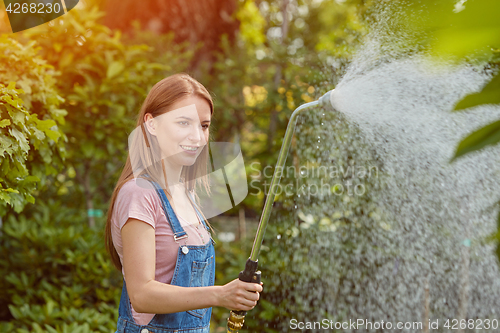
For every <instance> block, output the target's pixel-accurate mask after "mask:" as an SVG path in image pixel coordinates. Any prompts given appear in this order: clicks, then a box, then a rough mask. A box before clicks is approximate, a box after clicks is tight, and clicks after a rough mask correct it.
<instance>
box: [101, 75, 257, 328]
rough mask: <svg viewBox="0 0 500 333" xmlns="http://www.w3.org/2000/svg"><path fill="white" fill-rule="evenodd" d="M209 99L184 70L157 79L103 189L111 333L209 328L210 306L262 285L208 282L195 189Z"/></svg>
mask: <svg viewBox="0 0 500 333" xmlns="http://www.w3.org/2000/svg"><path fill="white" fill-rule="evenodd" d="M212 115H213V102H212V99H211V97H210V94H209V93H208V92H207V90H206V89H205V88H204V87H203V86H202V85H201V84H200V83H199V82H197V81H196V80H194V79H193V78H191V77H190V76H188V75H186V74H177V75H173V76H170V77H167V78H165V79H163V80H161V81H160V82H158V83H157V84H156V85H155V86H154V87H153V88H152V89H151V91H150V92H149V94H148V96H147V97H146V100H145V101H144V104H143V105H142V108H141V110H140V113H139V117H138V120H137V127H136V130H134V131H133V132H132V134H131V135H130V139H129V154H128V157H127V162H126V164H125V167H124V169H123V171H122V174H121V176H120V178H119V180H118V183H117V185H116V188H115V190H114V192H113V195H112V198H111V202H110V208H109V211H108V217H107V224H106V246H107V249H108V251H109V253H110V254H111V258H112V261H113V263H114V265H115V266H116V267H117V268H118V269H119V270H121V271H122V274H123V278H124V283H123V289H122V295H121V300H120V306H119V319H118V328H117V332H126V333H129V332H134V333H147V332H162V333H167V332H189V333H205V332H209V325H210V316H211V307H212V306H222V307H225V308H227V309H230V310H244V311H248V310H250V309H252V308H253V307H254V306H255V305H256V303H257V301H258V299H259V292H261V291H262V286H261V285H259V284H255V283H245V282H242V281H240V280H238V279H235V280H233V281H232V282H230V283H228V284H226V285H223V286H214V275H215V254H214V247H213V241H212V239H211V237H210V230H209V228H208V222H207V221H206V219H205V218H204V216H203V214H202V213H201V211H200V210H199V208H198V205H197V196H196V192H195V190H196V189H197V188H199V186H203V187H204V188H205V190H206V191H208V192H210V189H209V187H208V179H207V175H206V173H207V162H208V157H209V152H208V141H209V128H210V121H211V117H212Z"/></svg>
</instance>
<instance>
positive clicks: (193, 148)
mask: <svg viewBox="0 0 500 333" xmlns="http://www.w3.org/2000/svg"><path fill="white" fill-rule="evenodd" d="M181 148H182V149H184V150H187V151H196V150H198V148H199V147H190V146H181Z"/></svg>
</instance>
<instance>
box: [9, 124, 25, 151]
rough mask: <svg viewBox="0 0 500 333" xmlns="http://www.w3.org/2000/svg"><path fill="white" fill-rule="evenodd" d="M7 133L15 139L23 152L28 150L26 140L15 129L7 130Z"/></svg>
mask: <svg viewBox="0 0 500 333" xmlns="http://www.w3.org/2000/svg"><path fill="white" fill-rule="evenodd" d="M9 133H10V134H11V135H12V136H13V137H14V138H15V139H16V141H17V142H18V143H19V146H20V147H21V149H22V150H23V151H25V152H27V151H28V150H29V149H30V146H29V144H28V140H26V137H25V136H24V134H23V133H21V132H20V131H19V130H18V129H17V128H11V129H9Z"/></svg>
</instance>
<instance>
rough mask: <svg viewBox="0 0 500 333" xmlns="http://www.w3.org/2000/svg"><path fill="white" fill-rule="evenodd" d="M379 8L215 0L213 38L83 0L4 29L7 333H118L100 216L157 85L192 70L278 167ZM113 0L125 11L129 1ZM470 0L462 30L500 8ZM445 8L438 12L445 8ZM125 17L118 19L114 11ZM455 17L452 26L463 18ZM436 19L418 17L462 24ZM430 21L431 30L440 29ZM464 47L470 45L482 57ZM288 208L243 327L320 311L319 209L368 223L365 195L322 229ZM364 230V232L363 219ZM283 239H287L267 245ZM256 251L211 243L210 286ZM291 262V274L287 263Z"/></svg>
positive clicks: (238, 129) (220, 122) (113, 278)
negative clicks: (309, 108) (311, 260)
mask: <svg viewBox="0 0 500 333" xmlns="http://www.w3.org/2000/svg"><path fill="white" fill-rule="evenodd" d="M383 2H384V1H382V0H380V1H375V0H373V1H370V0H344V1H314V0H296V1H288V0H270V1H260V0H259V1H258V0H255V1H254V0H228V1H221V3H220V6H219V7H214V8H216V9H220V8H223V9H224V11H214V12H213V13H212V12H211V13H210V15H211V17H212V16H213V17H215V19H216V18H217V15H222V14H221V13H222V12H223V13H225V14H224V15H226V16H224V18H223V19H224V20H227V22H226V21H225V22H226V23H224V24H220V25H219V28H220V29H219V28H218V29H215V28H214V30H213V31H211V34H208V35H207V34H203V29H196V31H197V33H196V34H191V35H190V34H186V31H181V30H179V29H176V28H174V27H169V26H167V25H161V28H158V27H159V26H158V24H157V23H158V20H160V22H161V20H164V19H165V17H164V16H162V15H166V14H165V13H163V14H162V12H161V11H160V10H158V9H157V8H156V7H154V6H155V5H154V4H155V2H154V1H152V2H151V8H150V13H149V14H148V15H142V16H141V15H137V19H138V20H137V21H132V18H135V17H134V11H133V10H128V11H125V12H123V13H121V14H120V13H114V12H113V10H111V9H110V8H113V7H112V6H113V2H112V1H98V0H96V1H86V2H83V1H81V4H82V6H79V7H78V8H77V9H75V10H72V11H71V12H70V13H68V14H67V15H65V16H63V17H62V18H60V19H58V20H55V21H52V22H49V23H47V24H44V25H42V26H39V27H37V28H33V29H30V30H28V31H25V32H23V33H18V34H15V35H12V34H9V35H3V36H2V37H0V59H1V63H2V70H1V71H0V80H1V81H0V114H1V120H0V170H1V171H2V172H1V174H0V218H1V219H0V221H1V222H2V227H1V235H0V242H1V247H0V251H1V252H2V255H1V257H0V274H1V275H2V277H3V278H2V279H0V285H1V288H0V304H1V305H0V331H7V330H8V331H14V332H113V331H114V329H115V325H116V319H117V304H118V300H119V294H120V290H121V274H120V273H119V272H117V271H116V270H114V269H113V268H112V265H111V263H110V261H109V259H108V257H107V254H106V252H105V249H104V242H103V229H104V228H103V226H104V217H103V215H105V214H102V212H105V211H106V210H107V204H108V200H109V198H110V195H111V192H112V190H113V187H114V185H115V182H116V180H117V178H118V175H119V173H120V171H121V168H122V166H123V164H124V159H125V156H126V146H127V145H126V143H127V136H128V134H129V132H130V131H131V129H132V127H133V125H134V123H135V116H136V114H137V112H138V110H139V108H140V105H141V103H142V101H143V99H144V97H145V96H146V94H147V92H148V91H149V88H150V87H151V86H152V85H153V84H155V83H156V82H157V81H159V80H160V79H161V78H163V77H165V76H168V75H170V74H173V73H176V72H180V71H185V72H188V73H189V74H191V75H193V76H194V77H195V78H197V79H198V80H199V81H200V82H202V83H203V84H204V85H205V86H206V87H208V89H209V90H210V91H211V93H212V95H213V96H214V98H215V110H216V111H215V115H214V123H213V125H212V126H213V129H212V131H213V133H214V138H215V140H218V141H231V142H238V143H240V145H241V148H242V152H243V156H244V158H245V162H246V163H245V164H246V166H247V174H248V175H250V174H251V172H252V170H251V168H250V166H251V165H252V163H253V162H259V163H260V167H261V170H262V169H263V168H265V167H266V166H268V165H270V166H274V165H275V163H276V159H277V152H278V151H279V149H280V147H281V143H282V141H281V140H282V138H283V136H284V132H285V129H286V124H287V121H288V117H289V115H290V114H291V112H292V111H293V110H294V109H295V108H296V107H297V106H299V105H301V104H303V103H304V102H309V101H312V100H315V99H316V98H318V97H319V96H321V95H322V94H323V93H324V92H326V91H328V90H330V89H332V88H333V87H334V86H335V84H336V82H337V81H338V80H339V79H340V77H341V76H342V73H343V70H344V69H345V66H346V64H347V63H348V62H349V59H350V57H351V55H352V54H353V52H354V51H355V49H356V47H357V45H358V44H359V42H360V40H361V38H362V36H364V35H365V34H366V33H367V30H368V22H369V20H370V19H371V16H370V11H371V10H372V9H373V8H374V7H375V6H376V5H380V4H382V5H383ZM445 2H446V1H445ZM121 3H122V6H123V8H128V7H127V6H130V3H132V1H122V2H121ZM207 3H209V2H207ZM475 3H476V4H478V6H479V7H477V8H476V9H475V11H474V10H473V11H472V12H473V13H472V14H470V15H469V16H467V15H468V14H467V13H469V12H468V11H467V10H464V11H463V14H460V15H462V16H460V17H459V19H458V20H459V22H462V23H461V24H463V26H461V28H462V29H468V27H469V25H470V24H472V23H474V22H478V21H479V19H478V16H477V11H479V12H480V13H481V14H482V13H484V12H488V13H494V12H495V11H493V10H485V9H484V8H490V7H484V6H497V7H498V4H497V3H495V1H493V0H484V1H483V2H481V1H476V2H475ZM110 6H111V7H110ZM193 6H194V5H193ZM481 6H483V7H481ZM194 7H195V6H194ZM497 7H495V8H497ZM474 8H475V7H474ZM474 8H473V9H474ZM186 9H187V10H190V9H192V10H193V11H194V10H195V9H196V8H194V9H193V8H191V6H186ZM216 9H213V10H216ZM446 10H447V9H446ZM446 10H445V9H443V13H444V12H446V13H448V14H449V12H450V11H449V10H447V11H446ZM497 12H498V11H497ZM474 13H475V14H474ZM115 14H116V17H113V15H115ZM120 15H123V16H122V17H123V18H125V20H123V19H122V20H121V21H120V20H119V19H117V18H119V17H120ZM449 15H450V20H451V21H453V20H455V19H456V17H457V16H453V14H449ZM474 15H476V16H474ZM186 17H187V18H191V17H194V16H189V15H188V16H186ZM442 17H444V16H440V17H439V19H437V18H435V17H430V18H428V19H427V22H431V23H435V22H441V24H442V25H443V26H444V27H445V28H446V27H448V26H449V25H450V24H452V23H455V25H456V22H455V21H453V22H451V21H447V20H442ZM481 17H483V16H481ZM180 19H182V17H181V18H180ZM184 19H185V18H184ZM116 22H121V24H122V25H121V26H119V27H117V26H116ZM123 22H127V24H125V25H123ZM155 22H156V23H155ZM471 22H472V23H471ZM481 22H483V23H485V22H488V24H486V23H485V24H484V26H486V28H485V27H484V26H483V28H484V29H487V28H488V27H489V28H490V29H492V31H497V30H495V29H498V27H499V23H498V22H497V21H495V20H494V17H493V18H492V20H490V21H488V20H484V21H481ZM155 24H156V25H155ZM410 24H411V23H410ZM110 27H111V28H110ZM117 28H120V29H121V30H118V29H117ZM429 28H430V29H431V30H432V31H440V30H438V29H436V27H435V26H434V25H431V26H430V27H429ZM193 29H194V28H193ZM446 31H448V34H446ZM456 33H457V32H456V31H454V30H449V29H448V30H446V29H445V30H444V32H443V33H442V34H441V35H439V38H448V40H449V41H457V40H460V41H462V42H463V43H462V44H460V45H462V46H460V47H455V48H454V47H453V45H455V44H453V43H452V42H450V43H449V44H448V45H450V47H449V48H447V49H446V51H447V52H448V51H450V50H451V51H450V52H452V53H454V54H456V56H458V57H461V56H464V50H472V51H474V50H476V49H477V45H472V44H473V43H472V40H473V39H463V38H456V36H455V35H453V34H456ZM486 35H488V34H487V33H486ZM454 36H455V37H454ZM488 36H489V35H488ZM494 36H500V34H496V35H494ZM482 40H483V45H479V46H480V47H483V48H484V45H487V46H492V44H491V43H496V44H494V45H495V46H496V49H495V48H494V49H493V51H492V53H488V52H489V50H487V51H485V52H486V53H484V52H483V53H482V54H481V56H485V54H486V55H487V56H488V54H489V56H488V57H489V58H488V60H487V62H488V64H489V65H490V66H493V68H494V66H498V40H491V41H490V40H487V39H482ZM431 41H432V39H431ZM431 41H430V43H431ZM467 41H470V43H469V44H467ZM204 42H205V43H204ZM431 44H432V43H431ZM439 45H443V44H439ZM464 45H465V46H464ZM430 47H432V45H431V46H430ZM486 49H488V48H486ZM490 49H491V47H490ZM441 51H442V49H441V50H440V49H439V48H437V51H436V52H441ZM472 51H471V52H470V54H469V52H465V53H466V54H467V55H468V56H469V57H470V59H475V58H474V57H475V55H474V54H473V52H472ZM495 55H496V58H495ZM497 81H498V76H497V77H496V78H495V79H493V80H492V83H491V84H490V85H489V86H487V87H486V88H485V94H486V93H488V91H493V92H492V93H491V92H490V95H489V96H494V97H498V96H499V95H498V94H495V92H498V84H497V83H498V82H497ZM491 89H493V90H491ZM495 89H496V90H495ZM472 98H475V97H470V98H469V100H468V101H466V100H464V102H463V103H462V104H460V105H461V106H462V108H463V107H469V106H473V105H475V104H474V103H476V104H480V103H481V101H482V100H481V99H475V100H474V101H475V102H471V99H472ZM478 101H479V102H478ZM493 102H494V103H498V100H493ZM471 103H472V104H471ZM495 126H496V127H494V128H493V129H492V128H489V129H488V130H487V135H482V136H481V135H480V138H479V139H477V136H476V137H475V138H476V139H474V138H469V141H466V140H467V139H466V140H464V142H463V143H462V146H459V153H460V152H465V151H464V150H463V149H462V148H463V147H464V145H465V146H467V147H471V146H473V145H471V144H469V145H468V144H467V142H471V140H473V139H474V140H475V141H474V144H475V146H474V147H475V148H481V147H482V146H484V145H486V144H493V143H496V142H497V141H498V140H499V137H498V128H499V127H498V124H496V125H495ZM485 131H486V130H485ZM481 133H483V134H484V133H486V132H484V131H483V132H481ZM314 138H315V132H314V130H311V131H309V132H307V131H306V130H305V129H304V133H303V136H301V139H300V141H299V142H297V139H295V140H294V142H293V143H292V150H291V153H290V156H289V158H288V160H287V163H288V164H294V163H295V164H297V163H299V161H300V160H307V159H310V158H313V157H312V155H311V154H313V153H312V152H307V151H306V152H301V151H299V150H298V149H297V147H301V146H303V145H308V144H310V142H309V141H311V140H313V139H314ZM488 140H489V141H488ZM478 142H479V143H478ZM461 149H462V150H461ZM468 149H469V148H468ZM469 150H471V149H469ZM459 153H457V156H458V155H459ZM340 157H341V156H337V158H340ZM344 157H345V156H344ZM314 158H317V156H316V157H314ZM250 180H251V179H250V176H249V181H250ZM293 181H295V180H294V179H284V180H283V182H285V183H286V182H293ZM315 181H317V179H308V180H306V183H314V182H315ZM258 186H260V189H261V191H258V193H257V194H256V195H249V196H248V197H247V198H246V199H245V200H244V202H243V203H241V204H240V205H239V206H238V207H235V208H234V209H233V210H231V211H229V212H227V213H226V215H229V216H237V215H238V214H239V211H240V209H244V211H245V214H246V216H247V217H253V218H256V217H258V216H259V215H260V210H261V207H262V204H263V200H264V191H263V190H264V188H263V184H262V183H258ZM295 203H296V202H291V201H290V200H289V198H284V197H280V198H278V202H277V204H276V206H275V208H274V209H273V215H272V220H271V224H270V226H269V228H268V231H267V234H266V240H265V242H267V244H273V245H276V248H275V249H274V248H273V250H272V251H270V250H269V248H267V250H266V248H263V251H262V255H261V262H262V263H266V264H264V265H266V266H265V267H263V270H264V281H265V291H266V292H265V293H263V295H262V299H261V301H260V302H259V305H258V307H257V308H256V309H255V310H253V311H252V312H251V313H250V314H249V316H248V317H247V321H246V324H245V325H246V326H245V327H246V329H247V330H248V331H266V332H274V331H279V330H281V329H283V327H282V325H283V323H284V322H288V319H289V318H302V317H303V316H304V314H307V313H308V311H309V309H311V308H318V306H319V305H318V304H315V303H307V302H304V301H303V300H300V299H298V298H297V295H299V292H298V291H300V290H299V289H300V288H303V287H304V286H316V287H317V286H318V285H317V284H318V283H319V284H321V283H323V282H324V280H322V279H321V276H320V275H321V274H320V273H321V268H320V267H316V269H315V270H311V269H310V268H311V267H310V266H308V262H307V261H308V260H307V256H305V255H304V253H302V254H300V251H299V250H300V249H304V247H305V244H304V243H302V242H301V241H299V240H302V239H304V241H305V240H306V239H309V240H310V239H315V238H316V237H318V235H321V233H323V232H324V230H323V229H321V228H322V227H321V224H320V221H323V225H324V224H325V223H326V222H325V221H326V220H325V219H323V218H327V219H328V221H329V222H328V223H329V225H333V224H335V223H337V224H335V225H338V226H340V227H339V228H344V230H346V231H348V230H350V229H349V228H353V225H355V224H352V223H351V222H352V221H357V219H358V218H361V217H364V218H365V220H364V221H369V220H366V218H368V217H370V218H372V216H374V215H373V209H372V208H373V207H372V206H371V205H370V202H353V203H351V204H350V205H348V206H344V208H345V209H346V210H349V211H350V212H355V213H354V215H352V216H351V215H349V214H347V213H346V212H339V213H340V214H341V215H340V216H336V217H334V218H333V219H332V217H331V216H330V217H327V216H324V217H314V219H313V220H314V221H316V222H314V223H313V226H312V227H307V228H306V227H304V225H307V224H308V223H305V224H304V222H307V220H308V219H306V220H304V218H303V217H302V218H301V217H300V216H299V215H298V212H297V211H295V210H294V209H293V208H292V207H293V206H294V204H295ZM361 207H365V209H364V210H363V209H361ZM370 207H371V208H370ZM375 215H376V214H375ZM301 216H303V215H301ZM214 220H215V221H213V222H214V223H215V224H216V223H217V221H216V219H214ZM499 221H500V219H499ZM328 223H327V224H328ZM301 225H302V226H301ZM364 227H367V229H366V235H369V234H370V233H371V232H372V231H370V229H369V228H368V224H367V225H366V226H364ZM297 232H298V234H297ZM277 235H283V238H282V242H279V243H278V244H275V239H276V237H277ZM298 235H300V237H299V236H298ZM499 235H500V234H499ZM498 239H499V240H500V236H499V238H498ZM339 244H340V245H339V246H340V247H339V248H338V250H339V251H355V250H356V249H355V248H353V247H352V244H351V243H348V242H340V243H339ZM250 247H251V241H249V240H248V239H247V240H239V241H235V242H231V243H225V242H222V241H218V242H217V249H216V251H217V253H218V257H217V265H218V270H217V277H216V283H217V284H223V283H226V282H228V281H230V280H232V279H233V278H235V277H236V276H237V274H238V272H239V271H240V270H241V269H242V268H243V265H244V262H245V260H246V258H247V256H248V254H249V252H250ZM323 250H324V249H323ZM319 253H322V252H321V249H320V252H319ZM299 254H300V255H299ZM499 255H500V252H499ZM292 263H293V267H296V268H297V269H296V270H290V267H291V264H292ZM339 265H340V266H339V269H337V270H331V271H332V272H333V273H332V274H340V275H339V276H336V278H339V279H342V278H346V276H347V275H348V274H350V273H349V271H348V270H347V271H346V270H343V269H340V268H341V264H339ZM343 265H345V267H349V263H347V262H346V263H343ZM366 274H367V276H369V274H370V272H369V270H367V271H366ZM311 288H312V289H314V288H313V287H311ZM321 310H322V311H328V310H329V309H328V308H322V309H321ZM227 315H228V314H227V310H225V309H214V315H213V318H212V319H213V324H214V325H212V326H213V330H214V331H216V332H223V331H224V329H223V327H224V326H225V319H226V318H227ZM301 316H302V317H301Z"/></svg>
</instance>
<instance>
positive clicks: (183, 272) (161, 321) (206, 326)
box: [116, 180, 215, 333]
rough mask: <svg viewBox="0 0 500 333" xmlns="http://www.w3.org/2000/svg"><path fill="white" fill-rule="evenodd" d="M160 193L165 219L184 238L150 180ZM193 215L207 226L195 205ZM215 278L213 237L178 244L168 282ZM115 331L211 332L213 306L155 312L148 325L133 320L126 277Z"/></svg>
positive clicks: (201, 283) (198, 283)
mask: <svg viewBox="0 0 500 333" xmlns="http://www.w3.org/2000/svg"><path fill="white" fill-rule="evenodd" d="M149 181H150V182H151V183H152V184H153V185H154V187H155V189H156V192H157V193H158V195H159V196H160V199H161V202H162V207H163V211H164V212H165V216H166V217H167V221H168V222H169V224H170V227H171V228H172V231H173V233H174V239H175V240H176V241H178V240H181V239H184V238H186V237H187V236H188V235H187V233H186V232H185V231H184V229H183V228H182V227H181V225H180V223H179V220H178V219H177V216H176V215H175V212H174V210H173V209H172V206H170V203H169V202H168V199H167V196H166V195H165V192H164V191H163V189H162V188H161V187H160V186H159V185H158V183H156V182H154V181H151V180H149ZM195 211H196V214H198V217H199V218H200V220H201V221H203V225H204V226H205V228H207V225H206V224H205V221H204V219H203V217H202V216H201V214H200V213H199V212H198V210H197V209H196V207H195ZM214 279H215V252H214V245H213V240H212V239H210V241H209V242H208V243H207V244H206V245H201V246H197V245H181V246H179V250H178V252H177V262H176V264H175V270H174V275H173V277H172V281H171V283H170V284H172V285H175V286H182V287H206V286H213V285H214ZM118 313H119V317H118V326H117V331H116V332H118V333H148V332H154V333H173V332H178V333H182V332H185V333H208V332H210V317H211V314H212V308H205V309H198V310H191V311H184V312H176V313H168V314H155V315H154V317H153V319H151V321H150V322H149V323H148V324H147V325H138V324H136V323H135V321H134V319H133V317H132V312H131V308H130V301H129V297H128V294H127V288H126V285H125V280H123V288H122V295H121V299H120V306H119V310H118Z"/></svg>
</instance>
